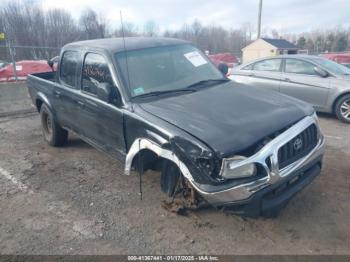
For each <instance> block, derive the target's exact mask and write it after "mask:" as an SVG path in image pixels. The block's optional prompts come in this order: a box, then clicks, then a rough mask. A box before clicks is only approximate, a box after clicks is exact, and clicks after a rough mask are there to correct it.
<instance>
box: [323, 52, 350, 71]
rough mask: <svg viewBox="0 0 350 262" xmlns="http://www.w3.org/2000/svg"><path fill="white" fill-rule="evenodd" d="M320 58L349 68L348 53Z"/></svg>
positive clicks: (349, 56) (325, 55)
mask: <svg viewBox="0 0 350 262" xmlns="http://www.w3.org/2000/svg"><path fill="white" fill-rule="evenodd" d="M322 57H324V58H327V59H329V60H332V61H334V62H337V63H338V64H342V65H343V66H346V67H347V68H350V53H327V54H323V55H322Z"/></svg>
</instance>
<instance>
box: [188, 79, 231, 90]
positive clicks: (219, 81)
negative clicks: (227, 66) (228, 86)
mask: <svg viewBox="0 0 350 262" xmlns="http://www.w3.org/2000/svg"><path fill="white" fill-rule="evenodd" d="M228 81H230V79H227V78H218V79H206V80H201V81H198V82H196V83H193V84H191V85H189V86H187V88H191V87H197V86H202V85H208V84H211V85H216V84H219V83H223V82H228Z"/></svg>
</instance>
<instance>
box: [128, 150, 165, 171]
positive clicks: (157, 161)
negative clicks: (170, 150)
mask: <svg viewBox="0 0 350 262" xmlns="http://www.w3.org/2000/svg"><path fill="white" fill-rule="evenodd" d="M140 156H141V159H142V160H143V169H144V171H146V170H149V169H151V170H159V169H160V167H161V162H162V161H163V158H162V157H159V156H158V155H157V154H156V153H154V152H153V151H151V150H149V149H142V150H141V151H140V152H138V153H137V154H136V155H135V156H134V158H133V160H132V164H131V166H132V167H134V168H135V169H136V170H138V167H139V162H138V161H139V157H140Z"/></svg>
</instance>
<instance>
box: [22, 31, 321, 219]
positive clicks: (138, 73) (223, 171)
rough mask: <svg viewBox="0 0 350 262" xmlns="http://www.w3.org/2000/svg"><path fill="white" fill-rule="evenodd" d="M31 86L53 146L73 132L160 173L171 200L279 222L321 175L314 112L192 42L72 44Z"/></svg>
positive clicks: (128, 162)
mask: <svg viewBox="0 0 350 262" xmlns="http://www.w3.org/2000/svg"><path fill="white" fill-rule="evenodd" d="M27 84H28V89H29V93H30V96H31V98H32V100H33V103H34V105H36V108H37V109H38V111H39V112H40V117H41V125H42V132H43V136H44V139H45V140H46V141H47V142H48V143H49V144H50V145H52V146H61V145H63V144H65V143H66V142H67V137H68V132H69V131H73V132H74V133H75V134H77V135H79V136H80V137H81V138H82V139H83V140H85V141H86V142H88V143H90V144H91V145H93V146H95V147H96V148H98V149H100V150H102V151H104V152H106V153H108V154H109V155H111V156H113V157H115V158H117V159H119V160H121V161H123V162H124V163H125V174H127V175H129V174H130V171H131V170H132V168H135V170H138V171H139V173H140V176H141V177H142V174H143V171H144V170H147V169H155V170H160V171H161V178H160V188H161V190H162V191H163V192H165V193H166V194H167V195H168V196H170V197H175V196H178V194H179V193H180V194H185V192H192V193H193V194H189V195H191V196H196V197H195V199H192V200H193V201H192V203H197V202H198V201H202V199H204V200H205V201H207V202H208V203H210V204H212V205H213V206H216V207H220V208H223V209H225V210H230V211H232V212H235V213H238V214H240V215H246V216H253V217H256V216H259V215H262V216H273V215H276V214H277V213H278V212H279V210H280V209H281V208H282V207H283V206H285V205H286V203H287V202H288V201H289V199H290V198H291V197H292V196H293V195H294V194H296V193H297V192H298V191H299V190H301V189H302V188H304V187H305V186H306V185H308V184H309V183H310V182H311V181H312V180H313V179H314V178H315V177H316V176H317V175H318V174H319V173H320V170H321V166H322V157H323V154H324V146H325V141H324V137H323V135H322V133H321V131H320V129H319V125H318V121H317V117H316V114H315V111H314V109H313V108H312V107H311V106H309V105H308V104H306V103H304V102H302V101H299V100H297V99H294V98H290V97H287V96H283V95H280V94H278V93H277V92H266V91H263V90H261V89H259V88H254V87H245V86H241V85H238V84H235V83H233V82H232V81H229V80H228V79H227V78H226V77H224V76H223V74H222V73H221V72H220V71H219V70H218V69H217V68H216V67H215V65H213V64H212V63H211V62H210V60H209V59H208V58H207V56H205V55H204V54H202V52H201V51H200V50H199V49H197V48H196V47H195V46H193V45H192V44H191V43H189V42H186V41H182V40H178V39H169V38H153V37H152V38H125V45H124V43H123V40H122V39H119V38H113V39H100V40H90V41H83V42H76V43H72V44H68V45H66V46H64V47H63V49H62V51H61V55H60V61H59V63H58V70H57V73H54V72H49V73H41V74H33V75H30V76H29V77H28V81H27Z"/></svg>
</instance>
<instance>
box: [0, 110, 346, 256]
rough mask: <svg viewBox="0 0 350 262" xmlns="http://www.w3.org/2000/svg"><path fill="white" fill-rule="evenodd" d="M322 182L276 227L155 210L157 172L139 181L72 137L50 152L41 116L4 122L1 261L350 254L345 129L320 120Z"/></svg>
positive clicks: (269, 222)
mask: <svg viewBox="0 0 350 262" xmlns="http://www.w3.org/2000/svg"><path fill="white" fill-rule="evenodd" d="M320 120H321V126H322V128H323V131H324V133H325V135H326V138H327V150H326V156H325V161H324V168H323V172H322V175H321V176H319V177H318V178H317V179H316V180H315V181H314V182H313V183H312V184H311V185H310V186H309V187H307V188H306V189H305V190H304V191H302V192H301V193H300V194H298V195H297V196H296V197H295V198H294V199H293V200H292V201H291V202H290V203H289V205H288V206H287V207H286V208H285V209H284V210H283V211H282V213H281V215H280V216H279V217H278V218H276V219H243V218H241V217H238V216H234V215H228V214H224V213H221V212H219V211H216V210H214V209H206V210H202V211H198V212H190V213H189V215H188V216H179V215H176V214H173V213H170V212H169V211H167V210H165V209H163V208H162V206H161V201H162V199H164V197H163V195H162V193H161V192H160V188H159V179H160V174H159V173H155V172H147V173H146V174H145V178H144V185H143V191H144V195H143V200H142V201H141V200H140V197H139V195H138V187H139V184H138V176H137V175H136V174H133V175H131V176H124V175H122V170H123V164H122V163H119V162H117V161H115V160H113V159H111V158H110V157H108V156H106V155H105V154H103V153H100V152H98V151H97V150H95V149H94V148H92V147H90V146H89V145H88V144H86V143H84V142H82V141H81V140H79V139H78V138H76V137H72V136H70V140H69V144H68V145H67V146H65V147H63V148H52V147H49V146H48V145H47V144H46V143H45V142H44V141H43V138H42V136H41V129H40V122H39V117H38V115H37V114H26V115H16V116H11V117H8V118H4V117H2V118H0V253H2V254H14V253H15V254H127V253H133V254H135V253H137V254H149V253H152V254H155V253H157V254H159V253H167V254H174V253H177V254H178V253H181V254H188V253H192V254H193V253H195V254H203V253H209V254H350V250H349V247H350V227H349V217H350V194H349V193H350V147H349V145H350V137H349V129H350V125H346V124H343V123H341V122H339V121H338V120H336V119H334V118H332V117H330V116H325V115H322V116H321V117H320Z"/></svg>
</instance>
